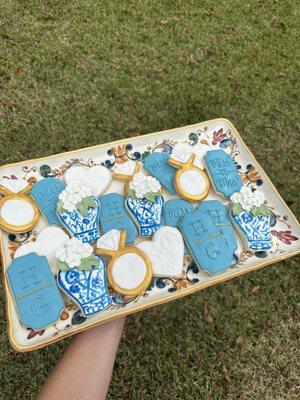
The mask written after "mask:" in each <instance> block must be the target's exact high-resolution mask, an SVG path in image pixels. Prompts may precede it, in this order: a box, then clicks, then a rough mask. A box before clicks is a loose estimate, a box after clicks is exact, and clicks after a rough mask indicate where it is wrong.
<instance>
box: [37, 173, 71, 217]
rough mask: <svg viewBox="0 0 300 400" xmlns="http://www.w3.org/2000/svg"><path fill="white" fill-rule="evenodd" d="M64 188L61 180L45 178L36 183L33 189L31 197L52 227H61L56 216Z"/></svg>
mask: <svg viewBox="0 0 300 400" xmlns="http://www.w3.org/2000/svg"><path fill="white" fill-rule="evenodd" d="M64 188H65V185H64V184H63V183H62V181H61V180H59V179H57V178H45V179H42V180H40V181H38V182H36V183H35V184H34V185H33V187H32V189H31V192H30V194H31V196H32V197H33V199H34V201H35V202H36V204H37V205H38V207H39V209H40V211H41V212H42V214H43V215H44V217H45V218H46V220H47V222H48V223H49V224H50V225H60V220H59V219H58V218H57V215H56V204H57V202H58V196H59V194H60V193H61V192H62V191H63V190H64Z"/></svg>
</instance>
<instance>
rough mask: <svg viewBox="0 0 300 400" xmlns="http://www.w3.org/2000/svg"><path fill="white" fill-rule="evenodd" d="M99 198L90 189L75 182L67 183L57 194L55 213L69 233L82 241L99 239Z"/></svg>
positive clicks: (88, 241) (89, 241) (87, 241)
mask: <svg viewBox="0 0 300 400" xmlns="http://www.w3.org/2000/svg"><path fill="white" fill-rule="evenodd" d="M99 212H100V202H99V199H98V198H97V197H96V196H94V195H92V194H91V189H90V188H88V187H85V186H83V185H81V184H79V183H77V182H72V183H70V184H69V185H67V187H66V189H65V190H63V191H62V192H61V193H60V194H59V201H58V203H57V215H58V217H59V219H60V221H61V222H62V223H63V225H64V226H65V227H66V229H67V230H68V231H69V233H70V234H71V235H72V236H74V237H76V238H79V239H80V240H81V241H82V242H84V243H91V242H96V241H97V240H98V239H99V227H98V221H99V219H98V216H99Z"/></svg>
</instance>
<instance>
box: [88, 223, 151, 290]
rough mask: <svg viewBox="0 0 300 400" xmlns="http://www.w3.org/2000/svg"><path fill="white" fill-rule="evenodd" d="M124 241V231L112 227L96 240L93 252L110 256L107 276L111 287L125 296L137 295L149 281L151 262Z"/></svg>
mask: <svg viewBox="0 0 300 400" xmlns="http://www.w3.org/2000/svg"><path fill="white" fill-rule="evenodd" d="M125 243H126V231H122V232H120V231H117V230H116V229H113V230H111V231H109V232H107V233H106V234H105V235H103V236H102V237H101V238H100V239H99V240H98V242H97V248H96V250H95V253H96V254H97V255H100V256H108V257H110V261H109V263H108V266H107V278H108V282H109V285H110V286H111V287H112V289H113V290H114V291H115V292H118V293H121V294H122V295H125V296H137V295H139V294H140V293H142V292H144V291H145V290H146V289H147V287H148V286H149V284H150V282H151V279H152V269H151V262H150V260H149V258H148V257H147V255H146V254H145V253H144V252H143V251H142V250H140V249H138V248H137V247H135V246H126V245H125Z"/></svg>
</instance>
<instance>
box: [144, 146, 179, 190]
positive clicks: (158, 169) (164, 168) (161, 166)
mask: <svg viewBox="0 0 300 400" xmlns="http://www.w3.org/2000/svg"><path fill="white" fill-rule="evenodd" d="M168 160H169V155H168V154H166V153H152V154H150V155H149V156H148V157H147V158H146V159H145V162H144V168H145V170H147V171H148V172H149V173H150V174H151V175H152V176H154V177H155V178H156V179H157V180H158V181H159V182H160V183H161V184H162V186H163V187H165V188H166V189H167V190H168V191H169V192H170V193H172V194H175V193H176V189H175V186H174V184H173V180H174V175H175V173H176V169H175V168H173V167H171V165H169V164H168Z"/></svg>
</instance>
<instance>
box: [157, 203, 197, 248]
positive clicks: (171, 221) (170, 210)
mask: <svg viewBox="0 0 300 400" xmlns="http://www.w3.org/2000/svg"><path fill="white" fill-rule="evenodd" d="M193 209H194V207H193V205H192V204H191V203H190V202H188V201H187V200H182V199H172V200H168V201H167V202H166V203H165V204H164V205H163V213H164V221H165V224H166V225H168V226H173V227H174V228H179V221H180V220H181V218H182V217H183V216H184V215H185V214H188V213H190V212H192V211H193ZM184 247H185V250H184V253H185V254H189V253H190V252H189V250H188V248H187V246H184Z"/></svg>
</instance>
